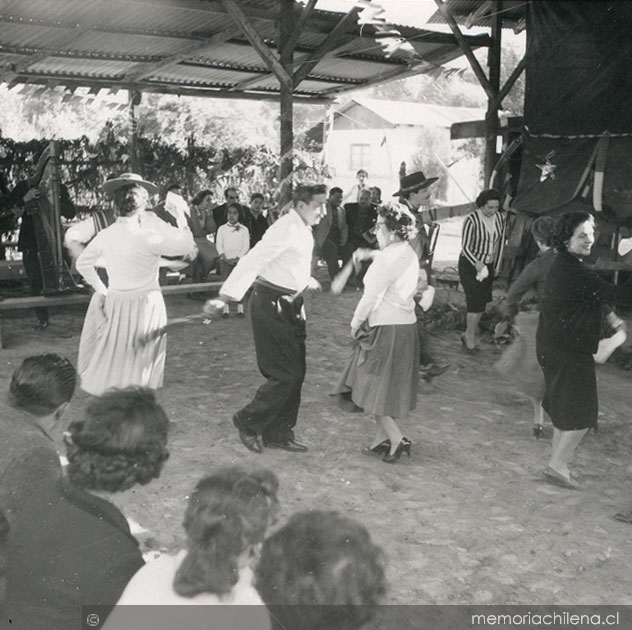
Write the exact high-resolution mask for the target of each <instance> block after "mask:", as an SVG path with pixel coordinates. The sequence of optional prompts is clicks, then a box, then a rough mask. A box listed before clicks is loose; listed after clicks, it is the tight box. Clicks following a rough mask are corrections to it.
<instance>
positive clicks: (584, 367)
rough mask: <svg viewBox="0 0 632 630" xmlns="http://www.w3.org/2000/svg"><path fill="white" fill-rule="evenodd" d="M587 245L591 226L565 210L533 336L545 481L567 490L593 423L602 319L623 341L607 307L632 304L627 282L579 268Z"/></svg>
mask: <svg viewBox="0 0 632 630" xmlns="http://www.w3.org/2000/svg"><path fill="white" fill-rule="evenodd" d="M594 242H595V223H594V219H593V217H592V216H591V215H590V214H588V213H587V212H570V213H568V214H564V215H562V217H561V218H560V219H559V221H558V224H557V229H556V232H555V246H556V248H557V250H558V254H557V256H556V257H555V259H554V261H553V262H552V263H551V267H550V268H549V272H548V273H547V275H546V278H545V280H544V294H543V299H542V306H541V308H540V319H539V322H538V330H537V335H536V348H537V354H538V361H539V363H540V366H541V367H542V371H543V372H544V382H545V384H546V390H545V392H544V398H543V400H542V406H543V407H544V410H545V411H546V412H547V413H548V414H549V416H551V421H552V422H553V427H554V430H553V441H552V444H551V456H550V458H549V463H548V466H547V467H546V469H545V471H544V476H545V479H546V480H547V481H548V482H550V483H553V484H556V485H558V486H563V487H565V488H572V489H577V488H579V485H578V483H577V481H576V480H575V479H574V478H573V476H572V475H571V472H570V470H569V466H568V464H569V461H570V460H571V458H572V456H573V454H574V452H575V450H576V449H577V447H578V446H579V444H580V442H581V441H582V438H583V437H584V435H585V434H586V432H587V431H588V429H590V428H591V427H595V426H596V425H597V416H598V411H599V403H598V399H597V378H596V376H595V362H596V361H598V362H603V360H604V358H600V357H599V354H601V353H598V350H599V335H600V332H601V328H602V323H603V319H604V313H605V317H606V320H607V322H608V324H609V325H610V327H611V328H613V329H614V330H616V331H617V333H616V334H615V335H614V336H613V337H612V338H611V340H612V341H614V342H615V344H616V343H617V342H618V341H621V342H622V341H624V340H625V334H624V333H625V325H624V323H623V321H622V320H621V319H620V318H619V317H617V316H616V315H615V313H614V312H612V311H611V307H614V306H615V304H617V303H625V304H626V306H627V305H629V304H630V302H632V279H631V280H628V282H626V283H625V284H624V285H623V286H616V285H614V284H611V283H610V282H606V281H605V280H602V279H601V278H600V277H599V276H598V275H597V273H596V272H595V271H593V270H592V269H589V268H588V267H587V266H586V265H585V264H584V262H583V260H584V258H586V257H587V256H589V255H590V251H591V249H592V246H593V243H594ZM617 335H618V337H619V339H618V341H617V339H616V336H617ZM610 351H612V350H610ZM595 355H597V356H595Z"/></svg>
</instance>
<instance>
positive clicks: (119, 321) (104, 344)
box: [76, 173, 197, 396]
mask: <svg viewBox="0 0 632 630" xmlns="http://www.w3.org/2000/svg"><path fill="white" fill-rule="evenodd" d="M103 189H104V191H105V192H106V193H108V194H110V195H113V196H114V203H115V205H116V208H117V210H118V215H119V216H118V218H117V220H116V222H115V223H114V224H113V225H111V226H110V227H108V228H106V229H104V230H102V231H101V232H99V233H98V234H97V235H96V236H95V237H94V239H93V240H92V241H91V242H90V243H89V244H88V246H87V247H86V249H85V250H84V251H83V252H82V253H81V255H80V256H79V258H77V263H76V264H77V271H78V272H79V273H80V274H81V275H82V276H83V277H84V278H85V280H86V282H88V284H90V285H91V286H92V288H93V289H94V290H95V294H94V296H93V297H92V300H91V301H90V305H89V307H88V312H87V313H86V319H85V322H84V325H83V330H82V331H81V340H80V342H79V358H78V361H77V369H78V372H79V374H80V376H81V388H82V389H83V390H84V391H86V392H88V393H89V394H92V395H94V396H99V395H101V394H102V393H103V392H105V391H106V390H107V389H110V388H111V387H128V386H130V385H137V386H143V387H149V388H151V389H158V388H159V387H161V386H162V383H163V376H164V367H165V356H166V351H167V345H166V338H165V337H164V335H163V336H160V337H157V338H156V339H154V340H152V341H150V342H149V343H146V344H144V345H141V344H139V343H138V340H139V338H140V337H141V336H144V335H146V334H147V333H150V332H151V331H154V330H157V329H159V328H161V327H162V326H164V325H165V324H166V323H167V312H166V309H165V302H164V299H163V297H162V292H161V291H160V286H159V284H158V268H159V265H160V257H161V256H182V255H186V256H191V257H195V254H196V251H197V250H196V246H195V242H194V240H193V235H192V234H191V231H190V230H189V227H188V225H187V222H186V217H185V216H182V217H180V218H179V220H178V227H172V226H170V225H168V224H167V223H165V222H164V221H162V220H161V219H159V218H158V217H157V216H156V215H155V214H153V213H151V212H145V209H146V207H147V204H148V202H149V194H150V193H155V192H156V191H157V188H156V186H154V184H151V183H150V182H146V181H144V180H143V179H142V178H141V177H140V175H136V174H135V173H124V174H123V175H121V176H120V177H117V178H115V179H110V180H108V181H106V182H105V183H104V184H103ZM97 264H98V265H102V266H103V267H105V270H106V272H107V276H108V286H107V287H106V286H105V284H104V283H103V282H102V280H101V278H100V277H99V275H98V274H97V270H96V266H97Z"/></svg>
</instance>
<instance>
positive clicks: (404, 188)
mask: <svg viewBox="0 0 632 630" xmlns="http://www.w3.org/2000/svg"><path fill="white" fill-rule="evenodd" d="M438 179H439V178H438V177H426V176H425V175H424V174H423V173H422V172H421V171H417V172H416V173H411V174H410V175H405V176H404V177H402V179H401V181H400V182H399V190H398V191H397V192H396V193H393V197H401V196H402V195H404V194H406V193H411V192H415V191H416V190H421V189H422V188H427V187H428V186H430V184H434V183H435V182H436V181H437V180H438Z"/></svg>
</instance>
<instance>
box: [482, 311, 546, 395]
mask: <svg viewBox="0 0 632 630" xmlns="http://www.w3.org/2000/svg"><path fill="white" fill-rule="evenodd" d="M539 316H540V314H539V313H538V312H537V311H527V312H521V313H518V314H517V315H516V320H515V327H516V329H517V331H518V335H517V337H516V338H515V339H514V340H513V341H512V342H511V344H510V345H509V346H508V347H507V349H506V350H505V351H504V352H503V354H502V356H501V357H500V359H499V360H498V361H497V362H496V363H495V364H494V367H495V368H496V370H497V371H498V373H499V374H501V375H502V376H503V377H504V378H506V379H507V380H508V381H509V382H511V384H512V385H513V386H514V387H515V388H516V389H517V390H518V391H519V392H521V393H522V394H525V395H526V396H529V397H530V398H533V399H535V400H537V401H541V400H542V397H543V396H544V373H543V372H542V368H541V367H540V364H539V363H538V356H537V353H536V351H535V334H536V331H537V329H538V318H539Z"/></svg>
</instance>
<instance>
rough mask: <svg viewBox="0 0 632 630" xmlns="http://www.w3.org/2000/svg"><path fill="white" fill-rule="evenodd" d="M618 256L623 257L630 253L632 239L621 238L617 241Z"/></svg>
mask: <svg viewBox="0 0 632 630" xmlns="http://www.w3.org/2000/svg"><path fill="white" fill-rule="evenodd" d="M618 250H619V256H625V255H626V254H629V253H630V252H631V251H632V238H622V239H621V240H620V241H619V247H618Z"/></svg>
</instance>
